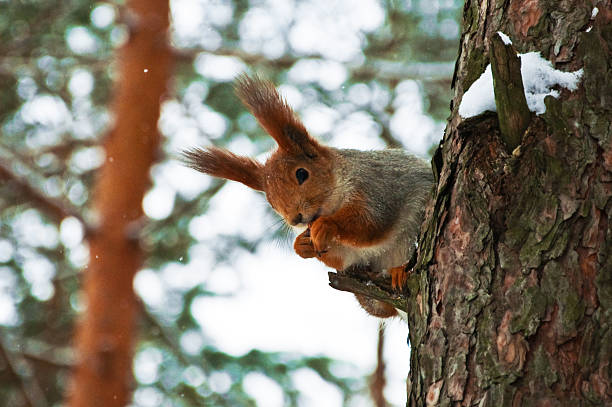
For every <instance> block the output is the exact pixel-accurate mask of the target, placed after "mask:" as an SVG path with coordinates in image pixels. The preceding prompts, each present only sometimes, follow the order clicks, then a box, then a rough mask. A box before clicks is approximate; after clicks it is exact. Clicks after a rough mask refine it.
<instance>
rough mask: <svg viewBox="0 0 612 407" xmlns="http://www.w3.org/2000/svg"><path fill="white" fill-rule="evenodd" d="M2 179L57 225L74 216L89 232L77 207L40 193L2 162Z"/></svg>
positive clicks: (0, 162)
mask: <svg viewBox="0 0 612 407" xmlns="http://www.w3.org/2000/svg"><path fill="white" fill-rule="evenodd" d="M0 178H4V179H8V180H10V181H11V182H12V183H13V184H14V185H15V186H16V187H17V188H18V189H19V190H20V191H21V193H22V194H23V195H24V196H25V198H26V199H27V200H29V201H31V202H33V203H34V204H35V205H36V207H37V208H39V209H41V210H42V211H43V212H45V213H46V214H47V215H49V216H50V217H51V218H53V219H54V220H55V221H56V222H57V223H59V222H61V221H62V220H63V219H64V218H67V217H69V216H73V217H75V218H77V219H78V220H79V221H80V222H81V223H82V224H83V225H84V226H85V229H86V230H89V228H88V227H87V226H88V223H87V222H86V221H85V219H84V218H83V216H82V215H81V213H80V212H79V211H78V210H77V209H76V208H75V207H73V206H72V205H70V204H69V203H67V202H65V201H63V200H59V199H55V198H52V197H50V196H48V195H46V194H44V193H43V192H41V191H39V190H38V189H37V188H35V187H34V186H32V185H31V184H30V182H29V181H28V180H27V179H26V178H25V177H23V176H20V175H17V174H16V173H15V172H13V171H12V169H11V168H10V167H9V166H8V165H7V164H5V163H3V162H2V161H0Z"/></svg>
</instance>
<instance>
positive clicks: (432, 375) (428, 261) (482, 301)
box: [408, 0, 612, 407]
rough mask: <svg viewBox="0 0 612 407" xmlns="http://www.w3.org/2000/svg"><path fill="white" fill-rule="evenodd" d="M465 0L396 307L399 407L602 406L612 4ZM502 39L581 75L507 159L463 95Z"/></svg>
mask: <svg viewBox="0 0 612 407" xmlns="http://www.w3.org/2000/svg"><path fill="white" fill-rule="evenodd" d="M596 6H597V7H598V8H599V13H598V14H597V15H596V16H595V17H594V18H592V17H591V16H592V8H593V3H592V2H590V1H585V0H573V1H569V0H567V1H566V0H562V1H549V0H539V1H534V0H522V1H517V0H510V1H504V2H502V1H498V2H493V1H488V0H481V1H475V0H467V1H466V3H465V8H464V26H463V32H462V37H461V50H460V56H459V59H458V61H457V65H456V72H455V77H454V80H453V83H454V89H455V96H454V99H453V104H452V105H451V106H452V107H453V113H452V115H451V118H450V120H449V124H448V126H447V129H446V132H445V136H444V139H443V141H442V143H441V147H440V149H439V150H438V152H437V153H436V155H435V157H434V168H435V169H436V172H437V176H438V181H439V182H438V185H437V188H436V191H435V196H434V198H433V200H432V203H431V204H430V206H429V207H428V209H427V215H426V219H425V223H424V227H423V234H422V238H421V242H420V244H419V262H418V264H417V268H416V273H415V274H413V275H412V276H411V277H410V280H409V286H410V287H411V293H410V296H409V297H408V312H409V326H410V341H411V344H412V353H411V366H410V386H409V395H408V405H410V406H424V405H427V406H430V405H436V406H437V405H439V406H450V405H453V406H472V405H478V406H495V407H497V406H531V405H533V406H590V405H593V406H601V405H612V385H611V382H610V379H611V378H612V365H611V364H610V361H611V360H612V328H611V327H612V309H611V305H612V257H611V256H610V252H611V251H612V250H611V249H610V247H611V245H610V243H611V242H612V231H611V228H610V219H611V217H612V199H610V197H611V195H612V141H611V138H612V125H611V124H610V118H612V7H611V2H610V1H599V2H597V4H596ZM497 31H503V32H505V33H506V34H508V35H509V36H510V37H511V38H512V39H513V44H514V46H515V47H516V48H517V50H518V51H519V52H528V51H540V52H541V53H542V56H543V57H544V58H546V59H548V60H550V61H552V63H553V65H555V67H556V68H557V69H562V70H566V71H570V70H571V71H573V70H577V69H580V68H583V69H584V75H583V78H582V82H581V86H580V88H579V89H578V90H577V91H575V92H571V93H570V92H568V91H563V92H562V93H561V97H560V98H559V99H554V98H551V97H549V98H547V100H546V105H547V110H546V113H544V114H543V115H541V116H535V115H534V116H533V117H532V120H531V122H530V124H529V127H528V128H527V130H526V132H525V134H524V135H523V137H522V139H521V140H520V146H519V149H518V150H516V151H515V152H514V153H512V151H510V150H509V149H508V148H507V146H506V145H505V143H504V142H503V141H502V139H501V137H500V131H499V122H498V119H497V115H496V114H483V115H481V116H479V117H476V118H472V119H470V120H462V119H461V118H460V117H459V115H458V113H457V107H458V105H459V103H460V101H461V98H462V95H463V92H464V91H465V90H467V89H468V88H469V86H470V85H471V83H472V82H473V81H474V80H476V79H477V78H478V77H479V76H480V74H481V73H482V72H483V71H484V69H485V67H486V65H487V63H488V62H489V44H490V39H491V38H492V37H493V35H494V34H495V33H496V32H497Z"/></svg>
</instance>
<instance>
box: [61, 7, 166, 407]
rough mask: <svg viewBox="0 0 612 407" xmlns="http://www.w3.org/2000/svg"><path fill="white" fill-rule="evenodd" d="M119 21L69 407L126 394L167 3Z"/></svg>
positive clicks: (114, 400) (119, 400)
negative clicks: (109, 124) (110, 121)
mask: <svg viewBox="0 0 612 407" xmlns="http://www.w3.org/2000/svg"><path fill="white" fill-rule="evenodd" d="M125 16H126V23H127V24H128V29H129V39H128V41H127V43H126V44H125V46H124V47H123V48H122V50H121V52H120V54H119V61H118V71H119V81H118V83H117V87H116V91H115V99H114V106H113V108H114V109H113V110H114V113H115V120H116V121H115V126H114V129H113V131H112V132H111V133H110V134H109V136H108V138H107V139H106V141H105V145H104V147H105V150H106V162H105V164H104V166H103V167H102V168H101V170H100V173H99V176H98V179H97V184H96V186H95V190H94V201H93V207H94V210H95V212H96V215H97V221H98V222H97V224H96V225H97V226H96V227H95V228H94V230H93V231H92V232H91V234H90V239H89V242H90V261H89V266H88V267H87V269H86V270H85V271H84V277H85V280H84V293H85V304H86V307H87V308H86V311H85V313H84V315H83V316H82V319H81V320H80V322H79V323H78V325H77V329H76V339H75V346H76V350H77V355H78V364H77V367H76V369H75V372H74V376H73V377H72V382H71V385H70V386H69V389H68V398H69V405H70V406H74V407H77V406H79V407H80V406H104V407H109V406H124V405H126V404H127V403H128V401H129V397H130V388H131V381H132V373H131V372H132V348H133V344H134V339H135V334H136V324H135V320H136V317H137V313H138V311H137V310H138V306H137V302H136V299H135V296H134V292H133V289H132V280H133V277H134V274H135V273H136V271H137V270H138V268H139V267H140V265H141V261H142V259H141V250H140V249H139V245H138V225H139V224H140V223H141V222H142V221H141V218H142V216H143V212H142V198H143V195H144V193H145V190H146V188H147V187H148V184H149V169H150V166H151V164H152V163H153V161H154V159H155V156H156V154H157V149H158V145H159V134H158V131H157V120H158V117H159V111H160V103H161V101H162V99H163V97H164V95H165V93H166V85H167V82H168V79H169V76H170V69H171V57H170V51H169V48H168V42H167V30H168V23H169V5H168V1H167V0H154V1H145V0H131V1H128V2H127V12H126V13H125Z"/></svg>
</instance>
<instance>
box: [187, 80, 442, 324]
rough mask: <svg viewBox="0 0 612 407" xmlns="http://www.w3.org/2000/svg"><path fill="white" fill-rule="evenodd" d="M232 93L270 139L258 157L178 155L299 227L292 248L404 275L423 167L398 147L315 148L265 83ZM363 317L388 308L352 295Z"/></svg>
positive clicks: (339, 265) (419, 210) (245, 84)
mask: <svg viewBox="0 0 612 407" xmlns="http://www.w3.org/2000/svg"><path fill="white" fill-rule="evenodd" d="M234 88H235V92H236V94H237V96H238V97H239V98H240V99H241V101H242V102H243V104H244V105H245V106H246V107H247V108H248V109H249V110H250V112H251V113H252V114H253V115H254V116H255V117H256V118H257V120H258V122H259V124H260V125H261V126H262V127H263V128H264V129H265V130H266V132H267V133H268V134H269V135H270V136H272V138H273V139H274V140H275V141H276V143H277V145H278V148H277V149H276V150H275V151H274V152H273V153H272V155H271V156H270V157H269V158H268V160H267V161H266V163H265V164H262V163H260V162H258V161H256V160H254V159H252V158H249V157H243V156H238V155H235V154H233V153H232V152H230V151H228V150H225V149H221V148H218V147H206V148H192V149H190V150H186V151H184V152H183V159H184V162H185V163H186V164H187V165H188V166H190V167H191V168H193V169H196V170H198V171H200V172H203V173H206V174H209V175H212V176H215V177H219V178H225V179H228V180H233V181H238V182H241V183H242V184H244V185H246V186H248V187H250V188H252V189H254V190H257V191H263V192H264V193H265V196H266V199H267V200H268V202H269V203H270V205H271V206H272V208H273V209H274V210H275V211H276V212H277V213H278V214H279V215H281V216H282V217H283V219H284V220H285V222H287V223H288V224H289V225H291V226H294V227H302V228H304V227H307V229H306V230H305V231H304V232H302V233H301V234H300V235H298V236H297V238H296V239H295V243H294V250H295V251H296V253H297V254H298V255H299V256H301V257H303V258H313V257H314V258H317V259H318V260H320V261H321V262H323V263H324V264H325V265H327V266H328V267H331V268H334V269H336V270H338V271H339V272H342V271H345V270H347V269H348V268H349V267H352V266H367V267H370V269H371V270H373V271H376V272H379V273H383V275H390V276H391V278H392V286H393V288H394V289H399V288H401V287H403V285H404V284H405V282H406V279H407V272H406V270H405V267H404V265H405V264H406V263H407V262H408V260H409V259H410V257H411V255H412V254H413V251H414V250H415V244H416V239H417V236H418V233H419V229H420V225H421V222H422V218H423V213H424V208H425V204H426V201H427V199H428V197H429V193H430V190H431V187H432V185H433V173H432V171H431V168H430V166H429V165H428V164H427V163H426V162H425V161H423V160H421V159H419V158H417V157H415V156H413V155H410V154H408V153H406V152H405V151H403V150H400V149H386V150H381V151H359V150H352V149H338V148H332V147H328V146H325V145H323V144H321V143H320V142H318V141H317V140H316V139H315V138H313V137H312V136H311V135H310V134H309V133H308V131H307V130H306V128H305V127H304V125H303V124H302V122H301V121H300V119H299V118H298V117H297V115H296V114H295V113H294V112H293V110H292V109H291V107H290V106H289V105H288V104H287V102H286V101H285V100H284V99H283V98H282V97H281V96H280V95H279V93H278V92H277V90H276V88H275V87H274V85H273V84H272V83H271V82H268V81H265V80H262V79H260V78H258V77H257V76H253V77H250V76H248V75H246V74H242V75H241V76H239V77H238V78H237V80H236V82H235V86H234ZM355 296H356V297H357V300H358V301H359V303H360V305H361V306H362V308H364V309H365V310H366V312H368V313H369V314H371V315H374V316H376V317H379V318H388V317H392V316H395V315H397V314H398V313H397V310H396V309H395V308H394V307H393V306H392V305H389V304H387V303H384V302H382V301H378V300H374V299H371V298H368V297H365V296H362V295H358V294H355Z"/></svg>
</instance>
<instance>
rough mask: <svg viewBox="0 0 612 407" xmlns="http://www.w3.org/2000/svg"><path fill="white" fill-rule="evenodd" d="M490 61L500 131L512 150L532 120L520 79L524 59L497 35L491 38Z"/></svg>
mask: <svg viewBox="0 0 612 407" xmlns="http://www.w3.org/2000/svg"><path fill="white" fill-rule="evenodd" d="M490 60H491V72H492V74H493V90H494V92H495V105H496V106H497V116H498V118H499V128H500V130H501V136H502V139H503V140H504V142H505V143H506V146H507V147H508V149H509V150H510V151H512V150H514V149H515V148H516V147H518V145H519V144H520V143H521V139H522V137H523V134H524V133H525V130H526V129H527V126H529V122H530V121H531V112H530V111H529V107H527V100H526V99H525V90H524V87H523V78H522V77H521V60H520V58H519V57H518V56H517V55H516V51H515V50H514V48H513V47H512V45H511V44H504V42H503V40H502V38H501V37H500V36H499V35H497V34H496V35H494V36H493V38H491V46H490Z"/></svg>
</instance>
